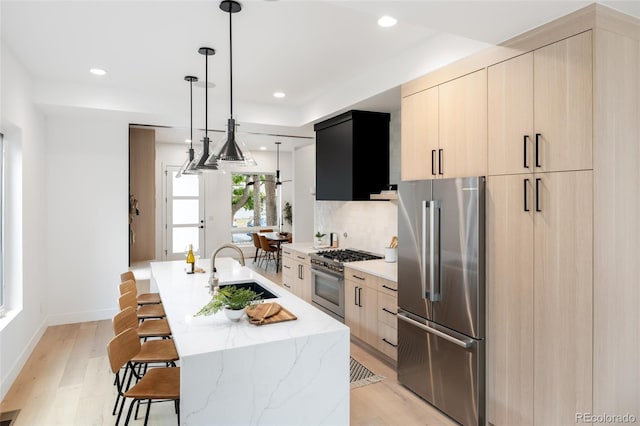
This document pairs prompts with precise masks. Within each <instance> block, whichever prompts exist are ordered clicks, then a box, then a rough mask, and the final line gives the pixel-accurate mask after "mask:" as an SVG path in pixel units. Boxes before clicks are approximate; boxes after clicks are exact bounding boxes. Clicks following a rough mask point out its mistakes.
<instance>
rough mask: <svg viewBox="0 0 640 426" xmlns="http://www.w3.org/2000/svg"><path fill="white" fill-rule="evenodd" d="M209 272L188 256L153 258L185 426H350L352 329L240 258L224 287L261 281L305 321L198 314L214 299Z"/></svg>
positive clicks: (228, 264) (220, 264)
mask: <svg viewBox="0 0 640 426" xmlns="http://www.w3.org/2000/svg"><path fill="white" fill-rule="evenodd" d="M207 263H208V260H205V259H201V260H200V261H199V263H198V266H200V267H202V268H204V269H205V270H206V271H207V273H204V274H202V273H196V274H191V275H189V274H186V273H185V266H186V265H185V262H184V261H173V262H153V263H151V284H152V287H156V288H157V290H158V291H159V292H160V295H161V297H162V301H163V304H164V308H165V311H166V313H167V318H168V320H169V325H170V327H171V331H172V333H173V337H174V339H175V343H176V347H177V348H178V354H179V355H180V366H181V377H180V380H181V383H180V392H181V399H180V421H181V424H182V425H348V424H349V350H350V349H349V328H348V327H346V326H345V325H344V324H342V323H341V322H339V321H336V320H335V319H333V318H332V317H330V316H328V315H326V314H325V313H323V312H321V311H320V310H318V309H316V308H315V307H313V306H312V305H310V304H308V303H306V302H305V301H303V300H302V299H300V298H298V297H296V296H295V295H293V294H292V293H290V292H288V291H287V290H286V289H284V288H282V287H280V286H278V285H277V284H275V283H273V282H272V281H270V280H268V279H266V278H264V277H263V276H261V275H259V274H257V273H256V272H253V271H252V270H250V269H249V268H246V267H243V266H241V265H240V264H239V263H238V262H237V261H235V260H234V259H232V258H217V259H216V267H217V270H218V273H219V276H220V284H221V285H224V284H227V283H233V282H242V281H248V280H252V281H256V282H258V283H259V284H260V285H261V286H263V287H264V288H265V289H267V290H268V291H270V292H272V293H274V295H275V296H277V297H276V298H274V299H269V300H268V301H270V302H277V303H278V304H280V305H281V306H282V307H283V308H285V309H287V310H288V311H290V312H291V313H293V314H294V315H295V316H296V317H297V319H295V320H293V321H285V322H280V323H275V324H267V325H259V326H258V325H253V324H250V323H249V321H248V320H247V317H246V316H245V317H244V318H243V319H241V320H240V321H239V322H232V321H229V319H227V318H226V317H225V315H224V313H223V312H222V311H221V312H218V313H216V314H214V315H211V316H198V317H194V314H195V313H196V312H198V310H199V309H200V308H201V307H202V306H203V305H205V304H206V303H207V302H208V301H209V300H210V299H211V297H210V295H209V290H208V285H207V281H208V278H209V265H208V264H207Z"/></svg>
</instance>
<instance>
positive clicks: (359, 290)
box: [358, 287, 362, 308]
mask: <svg viewBox="0 0 640 426" xmlns="http://www.w3.org/2000/svg"><path fill="white" fill-rule="evenodd" d="M358 306H360V307H361V308H362V287H358Z"/></svg>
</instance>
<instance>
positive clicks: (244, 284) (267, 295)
mask: <svg viewBox="0 0 640 426" xmlns="http://www.w3.org/2000/svg"><path fill="white" fill-rule="evenodd" d="M230 285H232V286H236V287H238V288H248V289H250V290H253V291H255V292H256V293H258V294H260V297H261V298H263V299H275V298H277V297H278V296H276V295H275V294H273V293H272V292H270V291H269V290H267V289H266V288H264V287H263V286H262V284H260V283H258V282H256V281H240V282H237V283H224V284H220V288H222V287H226V286H230ZM261 293H262V294H261Z"/></svg>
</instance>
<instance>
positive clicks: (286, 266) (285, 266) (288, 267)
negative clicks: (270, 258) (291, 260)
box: [282, 265, 291, 269]
mask: <svg viewBox="0 0 640 426" xmlns="http://www.w3.org/2000/svg"><path fill="white" fill-rule="evenodd" d="M282 267H283V268H286V269H291V266H289V265H282Z"/></svg>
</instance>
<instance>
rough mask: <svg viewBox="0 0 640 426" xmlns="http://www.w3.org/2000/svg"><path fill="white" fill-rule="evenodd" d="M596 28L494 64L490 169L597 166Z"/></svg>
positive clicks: (504, 171) (490, 97)
mask: <svg viewBox="0 0 640 426" xmlns="http://www.w3.org/2000/svg"><path fill="white" fill-rule="evenodd" d="M592 50H593V48H592V41H591V31H588V32H585V33H581V34H578V35H576V36H573V37H569V38H567V39H564V40H561V41H559V42H556V43H553V44H550V45H548V46H545V47H542V48H540V49H536V50H534V51H532V52H529V53H527V54H524V55H521V56H518V57H515V58H513V59H509V60H507V61H504V62H501V63H499V64H496V65H493V66H490V67H489V68H488V70H489V71H488V72H489V74H488V101H489V102H488V106H489V112H488V135H489V138H488V151H489V156H488V160H489V164H488V169H489V174H490V175H501V174H519V173H531V172H553V171H566V170H588V169H591V168H592V111H593V102H592V92H593V90H592V80H593V77H592V69H593V65H592V64H593V62H592Z"/></svg>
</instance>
